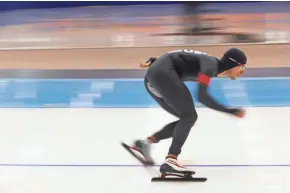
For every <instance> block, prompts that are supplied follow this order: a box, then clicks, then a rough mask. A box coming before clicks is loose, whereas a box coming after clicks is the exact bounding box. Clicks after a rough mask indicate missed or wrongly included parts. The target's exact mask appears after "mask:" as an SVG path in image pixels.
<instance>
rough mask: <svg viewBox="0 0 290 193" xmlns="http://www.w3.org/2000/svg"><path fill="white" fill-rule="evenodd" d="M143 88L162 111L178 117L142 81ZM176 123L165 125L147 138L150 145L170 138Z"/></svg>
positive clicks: (146, 82) (151, 88) (157, 94)
mask: <svg viewBox="0 0 290 193" xmlns="http://www.w3.org/2000/svg"><path fill="white" fill-rule="evenodd" d="M144 86H145V88H146V90H147V92H148V93H149V95H150V96H151V97H152V98H153V99H154V100H155V101H156V102H157V103H158V104H159V105H160V107H161V108H162V109H164V110H165V111H167V112H168V113H170V114H171V115H174V116H176V117H178V115H177V113H176V112H174V111H173V109H172V108H171V107H170V106H169V105H168V104H167V103H166V102H165V101H164V100H163V99H162V98H161V97H160V96H159V93H158V91H155V90H154V88H153V87H151V86H150V84H149V83H148V81H147V80H146V78H145V80H144ZM176 123H177V121H174V122H171V123H169V124H167V125H165V126H164V127H163V128H162V129H161V130H160V131H158V132H156V133H154V134H153V135H151V136H150V137H148V140H149V142H150V143H157V142H159V141H160V140H163V139H168V138H171V137H172V134H173V130H174V127H175V125H176Z"/></svg>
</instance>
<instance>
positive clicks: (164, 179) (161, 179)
mask: <svg viewBox="0 0 290 193" xmlns="http://www.w3.org/2000/svg"><path fill="white" fill-rule="evenodd" d="M205 181H207V178H193V177H190V178H178V177H170V178H166V177H165V178H161V177H155V178H152V179H151V182H205Z"/></svg>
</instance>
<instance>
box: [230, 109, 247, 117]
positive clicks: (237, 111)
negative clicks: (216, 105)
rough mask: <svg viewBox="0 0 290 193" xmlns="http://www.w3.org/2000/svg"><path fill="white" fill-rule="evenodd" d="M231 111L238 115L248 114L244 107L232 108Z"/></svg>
mask: <svg viewBox="0 0 290 193" xmlns="http://www.w3.org/2000/svg"><path fill="white" fill-rule="evenodd" d="M230 113H231V114H232V115H234V116H236V117H240V118H243V117H245V115H246V111H245V110H244V109H231V110H230Z"/></svg>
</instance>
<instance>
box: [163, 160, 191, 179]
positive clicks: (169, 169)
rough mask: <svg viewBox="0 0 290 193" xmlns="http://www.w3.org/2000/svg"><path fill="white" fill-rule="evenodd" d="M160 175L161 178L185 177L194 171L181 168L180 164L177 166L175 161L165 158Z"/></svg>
mask: <svg viewBox="0 0 290 193" xmlns="http://www.w3.org/2000/svg"><path fill="white" fill-rule="evenodd" d="M160 173H161V175H162V177H166V176H177V177H187V176H191V175H193V174H195V172H194V171H192V170H190V169H188V168H186V167H184V166H182V165H181V164H178V162H177V160H176V159H172V158H166V160H165V161H164V163H163V164H162V165H161V167H160Z"/></svg>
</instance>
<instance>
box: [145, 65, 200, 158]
mask: <svg viewBox="0 0 290 193" xmlns="http://www.w3.org/2000/svg"><path fill="white" fill-rule="evenodd" d="M149 81H150V84H151V85H152V87H154V88H155V89H156V90H157V91H158V92H159V93H160V94H161V96H162V99H163V100H164V102H165V103H166V104H167V105H168V106H169V107H170V108H171V109H172V110H173V112H175V113H176V114H177V116H178V117H179V118H180V120H179V121H177V123H176V124H175V127H174V129H173V136H172V137H173V139H172V144H171V146H170V149H169V152H168V154H169V156H171V157H177V156H178V155H179V154H180V152H181V148H182V146H183V145H184V143H185V141H186V139H187V137H188V134H189V132H190V130H191V127H192V126H193V125H194V123H195V122H196V120H197V112H196V110H195V107H194V103H193V100H192V97H191V94H190V92H189V90H188V88H187V87H186V85H185V84H184V83H183V82H182V81H181V80H180V79H179V77H178V75H177V74H176V72H174V71H173V70H172V71H170V72H168V71H167V72H166V74H162V75H160V74H159V76H156V77H150V80H149ZM172 125H174V124H172Z"/></svg>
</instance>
